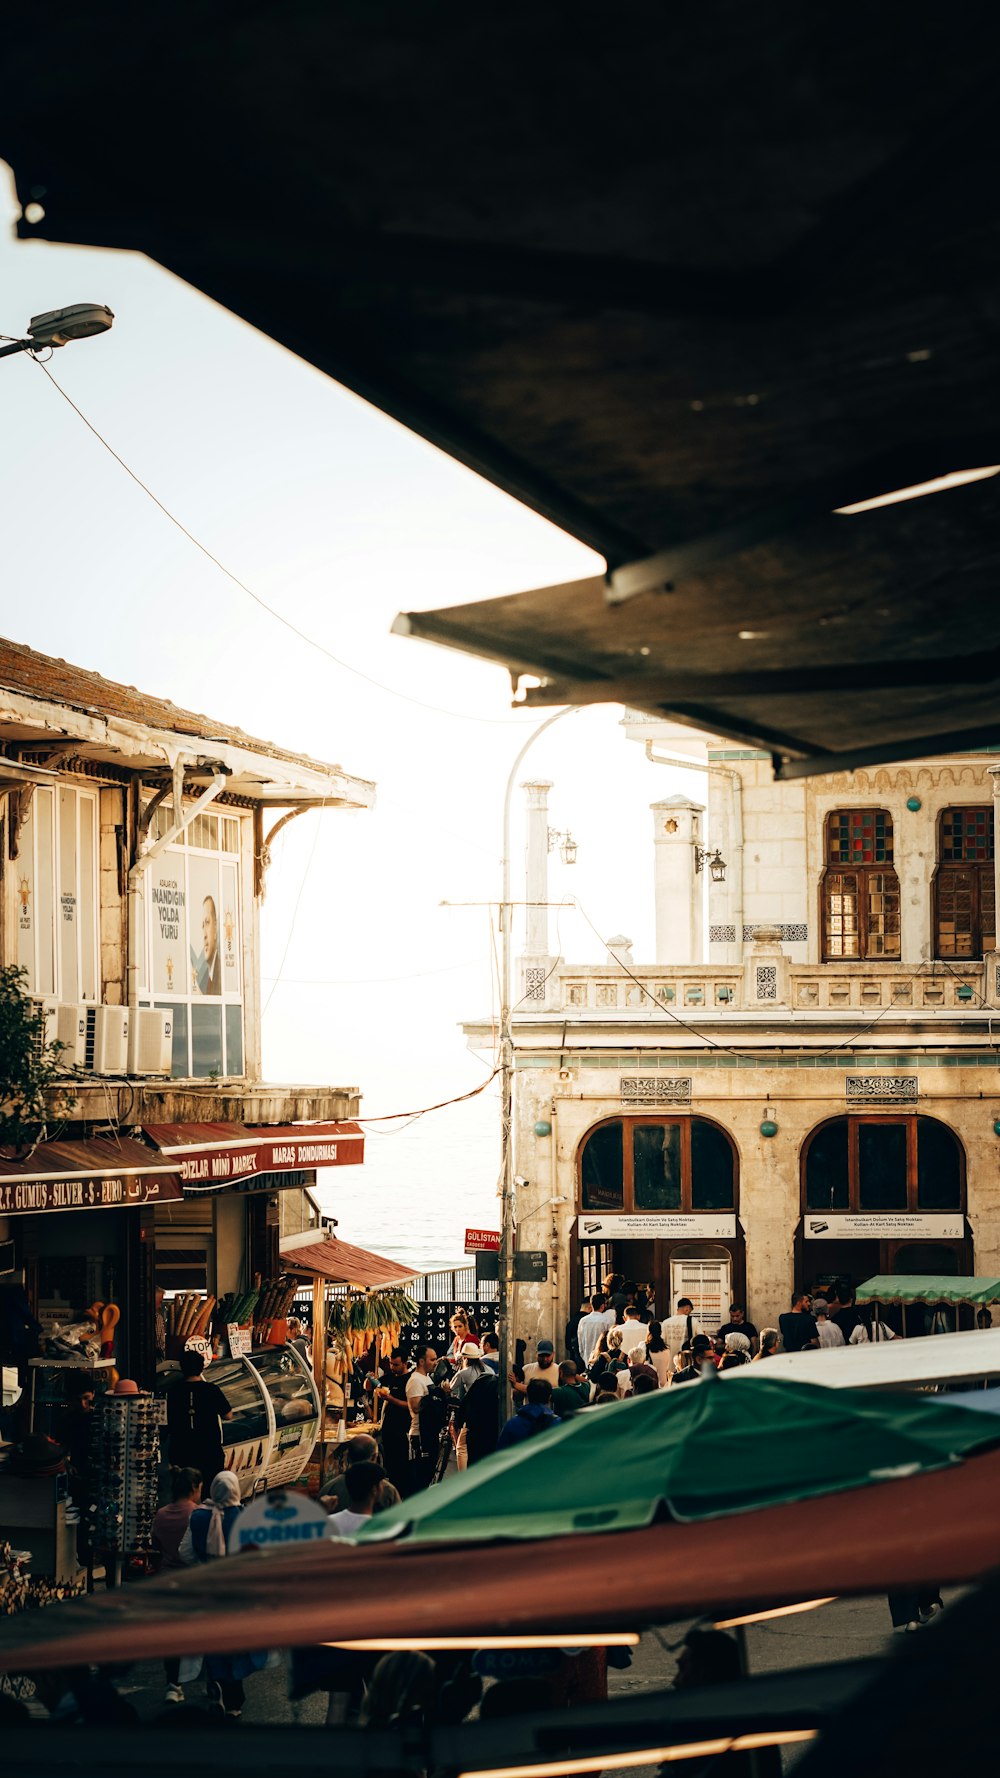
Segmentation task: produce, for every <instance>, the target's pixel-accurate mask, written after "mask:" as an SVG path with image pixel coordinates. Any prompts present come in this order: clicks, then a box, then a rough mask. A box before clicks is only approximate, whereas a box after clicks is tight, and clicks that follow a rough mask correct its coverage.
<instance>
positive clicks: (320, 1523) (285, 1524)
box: [229, 1488, 327, 1556]
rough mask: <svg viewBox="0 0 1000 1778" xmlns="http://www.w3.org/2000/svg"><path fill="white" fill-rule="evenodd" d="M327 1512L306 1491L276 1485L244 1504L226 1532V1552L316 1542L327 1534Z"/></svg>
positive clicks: (234, 1553) (233, 1552) (235, 1553)
mask: <svg viewBox="0 0 1000 1778" xmlns="http://www.w3.org/2000/svg"><path fill="white" fill-rule="evenodd" d="M326 1527H327V1514H326V1512H325V1510H324V1508H323V1507H321V1506H319V1505H318V1504H317V1502H316V1501H315V1500H310V1499H309V1496H308V1494H286V1493H285V1491H284V1489H282V1488H278V1489H276V1490H275V1491H274V1493H272V1494H261V1495H260V1496H259V1498H258V1499H256V1500H252V1501H251V1503H250V1505H249V1506H246V1507H244V1509H243V1511H242V1512H241V1513H240V1515H239V1517H238V1518H237V1520H236V1522H235V1524H234V1525H233V1528H232V1530H231V1532H230V1533H229V1553H230V1555H231V1556H235V1555H237V1554H238V1553H239V1551H240V1550H253V1549H269V1548H272V1547H273V1546H276V1545H277V1546H280V1545H283V1544H305V1543H318V1542H319V1541H320V1539H321V1538H324V1537H325V1536H326V1534H327V1531H326Z"/></svg>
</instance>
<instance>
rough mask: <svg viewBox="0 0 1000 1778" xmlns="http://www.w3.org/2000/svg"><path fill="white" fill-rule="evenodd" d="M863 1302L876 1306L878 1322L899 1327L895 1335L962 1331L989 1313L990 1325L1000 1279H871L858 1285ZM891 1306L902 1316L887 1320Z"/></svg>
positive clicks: (924, 1276) (935, 1276)
mask: <svg viewBox="0 0 1000 1778" xmlns="http://www.w3.org/2000/svg"><path fill="white" fill-rule="evenodd" d="M857 1300H858V1302H859V1303H872V1304H873V1305H874V1308H875V1320H876V1322H879V1321H881V1320H883V1319H888V1320H889V1322H890V1325H892V1323H893V1321H895V1322H896V1325H895V1326H894V1327H893V1332H896V1333H902V1335H903V1337H904V1339H905V1338H906V1337H907V1336H908V1335H909V1336H913V1335H921V1334H939V1333H953V1332H955V1331H956V1330H958V1329H960V1328H974V1327H976V1326H977V1317H978V1316H979V1315H980V1313H981V1312H982V1311H983V1310H986V1311H987V1317H986V1324H987V1326H988V1325H989V1310H990V1307H991V1305H993V1304H996V1303H1000V1278H985V1277H984V1278H971V1277H964V1278H962V1277H953V1276H950V1275H948V1274H940V1275H939V1274H936V1273H935V1274H913V1275H911V1276H905V1275H904V1276H901V1277H887V1276H879V1277H877V1278H869V1279H868V1280H867V1281H866V1282H865V1283H864V1284H861V1285H859V1286H858V1292H857ZM887 1306H890V1307H892V1308H893V1309H895V1310H898V1317H894V1316H890V1317H884V1316H883V1310H884V1309H885V1308H886V1307H887Z"/></svg>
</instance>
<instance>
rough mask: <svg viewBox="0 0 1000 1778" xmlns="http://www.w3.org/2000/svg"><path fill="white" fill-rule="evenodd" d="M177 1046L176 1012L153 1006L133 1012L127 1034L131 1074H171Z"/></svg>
mask: <svg viewBox="0 0 1000 1778" xmlns="http://www.w3.org/2000/svg"><path fill="white" fill-rule="evenodd" d="M173 1050H174V1015H173V1013H172V1012H163V1011H162V1010H161V1009H159V1008H157V1007H152V1006H143V1007H140V1008H139V1009H138V1011H136V1012H133V1014H132V1022H131V1025H130V1026H129V1034H128V1071H129V1073H130V1074H169V1073H170V1065H171V1061H172V1059H173Z"/></svg>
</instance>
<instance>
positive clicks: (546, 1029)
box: [467, 713, 1000, 1342]
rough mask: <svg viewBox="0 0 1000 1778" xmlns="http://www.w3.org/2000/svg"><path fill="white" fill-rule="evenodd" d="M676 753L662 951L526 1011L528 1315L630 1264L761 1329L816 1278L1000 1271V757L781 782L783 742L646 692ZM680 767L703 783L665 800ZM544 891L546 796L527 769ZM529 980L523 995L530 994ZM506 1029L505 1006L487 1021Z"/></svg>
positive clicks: (536, 956) (532, 950)
mask: <svg viewBox="0 0 1000 1778" xmlns="http://www.w3.org/2000/svg"><path fill="white" fill-rule="evenodd" d="M624 726H625V729H626V733H627V735H628V736H629V739H630V740H632V741H635V742H638V743H640V744H643V745H644V746H645V749H646V753H647V756H648V757H649V759H650V761H651V769H650V788H651V790H652V791H653V792H654V796H653V797H652V798H651V809H652V828H653V832H652V839H653V881H654V892H655V908H656V956H655V960H654V961H652V962H650V961H645V960H641V959H640V960H639V961H635V960H633V956H632V950H631V944H630V941H629V940H628V939H627V938H625V937H624V936H621V935H619V936H616V937H612V938H610V939H609V941H608V955H607V958H606V960H605V961H604V962H603V963H601V964H596V965H595V964H590V965H586V966H575V965H573V964H572V963H570V962H566V961H564V960H562V959H556V958H554V957H552V956H551V955H550V954H549V944H548V930H547V920H546V914H545V911H544V909H542V908H539V907H538V906H537V905H536V906H535V907H533V908H532V909H530V910H529V921H528V937H527V953H526V955H525V956H524V958H523V960H522V965H521V978H520V990H519V992H520V995H521V999H520V1003H519V1004H518V1006H517V1010H516V1013H515V1019H514V1025H515V1044H516V1070H517V1072H516V1097H515V1119H516V1151H515V1154H516V1158H515V1170H516V1173H517V1175H518V1186H517V1192H518V1198H517V1207H516V1215H517V1244H518V1248H519V1249H521V1250H532V1251H536V1252H537V1251H538V1250H544V1251H545V1252H546V1253H547V1260H548V1264H547V1276H546V1278H545V1281H544V1282H534V1283H522V1284H519V1285H517V1286H516V1308H515V1317H516V1323H517V1330H518V1332H519V1333H521V1334H526V1335H529V1336H530V1335H533V1334H542V1333H546V1334H549V1335H554V1337H555V1338H556V1340H557V1342H561V1340H562V1335H563V1328H564V1325H565V1322H566V1320H567V1317H568V1316H569V1315H570V1313H571V1311H575V1310H576V1308H577V1306H578V1304H579V1302H580V1300H581V1298H582V1297H583V1296H584V1295H585V1294H587V1293H588V1292H589V1291H590V1290H591V1289H592V1288H593V1287H594V1285H595V1284H596V1283H597V1282H598V1280H599V1279H600V1278H601V1277H602V1275H603V1274H604V1273H605V1272H606V1271H607V1270H608V1269H609V1268H611V1267H614V1269H616V1270H619V1271H621V1272H623V1273H624V1274H625V1275H626V1276H627V1277H630V1278H636V1279H637V1280H640V1281H649V1282H651V1283H652V1285H653V1287H654V1291H655V1301H656V1305H657V1309H658V1310H659V1311H661V1312H665V1311H666V1308H667V1304H668V1301H670V1300H674V1299H676V1297H677V1296H678V1295H679V1294H681V1293H682V1292H683V1293H686V1294H688V1295H690V1296H691V1297H692V1298H694V1299H695V1301H696V1302H698V1303H700V1304H701V1306H702V1308H703V1312H704V1314H705V1316H706V1317H707V1318H708V1319H709V1320H712V1319H714V1318H715V1317H716V1316H718V1317H719V1318H720V1319H725V1318H726V1316H725V1314H724V1311H725V1309H726V1307H727V1305H728V1302H729V1300H730V1296H732V1297H733V1299H734V1300H738V1301H743V1302H746V1304H747V1306H748V1309H749V1313H750V1315H751V1318H752V1319H753V1320H754V1321H755V1322H756V1324H757V1325H758V1326H763V1325H771V1324H773V1323H774V1322H775V1320H776V1318H777V1316H778V1314H779V1313H780V1312H781V1311H783V1310H784V1309H785V1308H787V1307H788V1299H789V1292H790V1290H791V1288H792V1286H793V1284H795V1285H798V1284H805V1285H807V1286H812V1285H815V1284H817V1283H820V1282H822V1281H824V1280H827V1281H829V1280H833V1279H835V1278H836V1279H838V1280H841V1281H847V1282H851V1283H855V1284H856V1283H858V1282H860V1281H862V1280H864V1279H865V1278H868V1277H871V1276H873V1275H874V1274H877V1273H892V1272H897V1273H899V1272H908V1273H921V1272H923V1273H941V1272H971V1271H974V1270H975V1271H979V1272H984V1273H994V1272H1000V1176H998V1166H997V1160H998V1149H1000V1079H998V1074H997V1062H998V1053H1000V1052H998V1049H997V1047H996V1040H997V1035H998V1030H1000V953H998V952H997V950H996V930H995V906H996V883H995V871H996V855H997V848H996V845H995V839H994V833H995V808H996V802H995V791H996V787H997V783H998V776H997V774H998V773H1000V762H998V763H997V764H996V765H994V760H995V759H996V758H997V754H996V752H995V751H991V750H984V751H982V752H979V753H974V754H962V755H959V756H955V757H947V758H941V759H934V760H927V761H924V762H916V763H913V764H910V765H907V766H886V767H880V768H871V769H868V770H857V771H855V772H853V773H850V774H841V775H837V776H829V777H815V778H807V779H805V780H799V781H797V782H793V783H776V782H775V781H774V780H773V778H772V775H771V767H770V761H769V759H768V757H767V756H766V755H765V754H762V753H758V752H756V751H752V750H748V749H742V748H739V747H735V746H733V745H732V744H731V743H728V742H720V741H716V740H713V739H711V738H709V737H706V736H700V735H695V734H693V733H692V732H691V731H690V730H682V729H680V728H678V727H677V726H676V725H672V724H669V723H667V722H662V721H660V722H658V721H654V720H647V719H645V718H643V717H641V716H639V715H636V714H631V713H630V714H628V715H627V716H626V719H625V724H624ZM659 762H662V763H663V764H669V765H674V766H676V765H677V764H678V763H683V764H684V765H686V766H687V767H689V768H692V769H694V770H696V771H697V772H698V774H699V778H700V780H701V782H702V783H703V785H704V794H703V796H700V797H697V798H691V797H688V796H681V795H670V796H666V797H660V798H656V797H655V789H656V770H655V767H656V766H657V764H658V763H659ZM525 788H526V794H527V800H528V874H529V883H530V889H529V891H528V899H529V900H530V901H532V902H534V903H536V904H537V903H539V902H543V901H545V900H546V899H547V892H546V888H545V881H546V879H545V858H546V851H547V807H546V804H547V794H548V788H549V786H547V785H546V784H544V783H538V782H536V783H532V784H529V785H527V786H526V787H525ZM515 997H516V996H515ZM467 1029H468V1031H469V1033H470V1035H471V1036H472V1038H473V1040H474V1041H476V1040H480V1039H482V1040H486V1039H487V1038H488V1029H487V1026H486V1025H485V1023H483V1022H480V1023H476V1024H472V1025H469V1026H468V1027H467Z"/></svg>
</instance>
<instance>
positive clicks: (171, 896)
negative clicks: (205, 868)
mask: <svg viewBox="0 0 1000 1778" xmlns="http://www.w3.org/2000/svg"><path fill="white" fill-rule="evenodd" d="M148 884H149V887H148V895H149V906H150V921H149V930H150V933H151V950H152V973H153V981H152V987H153V992H154V993H156V994H183V993H184V991H185V986H186V971H185V956H186V951H185V947H186V944H187V908H186V901H187V897H186V894H185V889H184V854H183V852H164V853H162V854H161V856H160V857H159V858H157V859H154V861H153V863H152V864H151V865H150V867H149V872H148Z"/></svg>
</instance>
